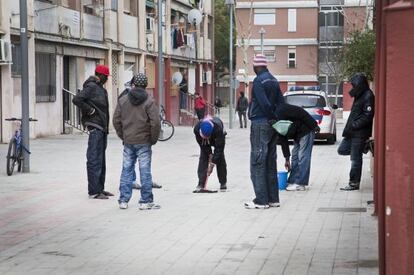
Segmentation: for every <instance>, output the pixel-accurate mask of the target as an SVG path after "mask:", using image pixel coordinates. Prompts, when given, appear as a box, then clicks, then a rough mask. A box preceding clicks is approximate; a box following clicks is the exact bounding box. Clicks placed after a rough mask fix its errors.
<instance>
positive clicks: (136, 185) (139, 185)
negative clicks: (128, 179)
mask: <svg viewBox="0 0 414 275" xmlns="http://www.w3.org/2000/svg"><path fill="white" fill-rule="evenodd" d="M132 189H141V184H139V183H138V182H136V181H134V182H133V183H132Z"/></svg>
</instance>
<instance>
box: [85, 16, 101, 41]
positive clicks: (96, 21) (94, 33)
mask: <svg viewBox="0 0 414 275" xmlns="http://www.w3.org/2000/svg"><path fill="white" fill-rule="evenodd" d="M82 19H83V38H85V39H89V40H96V41H103V18H102V17H100V16H94V15H90V14H83V16H82Z"/></svg>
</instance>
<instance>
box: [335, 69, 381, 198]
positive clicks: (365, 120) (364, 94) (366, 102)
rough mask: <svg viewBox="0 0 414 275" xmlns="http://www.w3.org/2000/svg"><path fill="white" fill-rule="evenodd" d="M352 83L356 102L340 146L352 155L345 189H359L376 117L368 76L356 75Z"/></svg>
mask: <svg viewBox="0 0 414 275" xmlns="http://www.w3.org/2000/svg"><path fill="white" fill-rule="evenodd" d="M351 84H352V89H351V91H350V92H349V94H350V95H351V97H353V98H354V103H353V104H352V108H351V113H350V115H349V118H348V121H347V122H346V125H345V128H344V132H343V134H342V136H343V137H344V139H343V140H342V142H341V144H340V145H339V148H338V154H340V155H344V156H345V155H350V156H351V171H350V173H349V183H348V186H345V187H343V188H341V190H344V191H353V190H359V185H360V182H361V173H362V153H363V151H364V146H365V142H366V141H367V140H368V139H369V137H370V136H371V133H372V122H373V118H374V101H375V100H374V94H373V92H372V91H371V90H370V88H369V85H368V81H367V78H366V76H365V75H363V74H356V75H354V76H353V77H352V78H351Z"/></svg>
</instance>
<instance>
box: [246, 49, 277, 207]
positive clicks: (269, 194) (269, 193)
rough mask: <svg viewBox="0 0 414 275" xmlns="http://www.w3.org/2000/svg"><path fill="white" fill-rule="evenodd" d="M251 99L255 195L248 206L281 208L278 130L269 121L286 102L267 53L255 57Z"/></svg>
mask: <svg viewBox="0 0 414 275" xmlns="http://www.w3.org/2000/svg"><path fill="white" fill-rule="evenodd" d="M253 70H254V72H255V73H256V78H255V79H254V80H253V89H252V98H251V101H250V106H249V112H248V115H249V119H250V120H251V126H250V129H251V131H250V144H251V151H250V178H251V180H252V183H253V189H254V193H255V195H256V197H255V199H254V200H253V201H252V202H248V203H245V207H246V208H247V209H264V208H269V207H278V206H280V204H279V190H278V185H277V184H275V181H276V176H275V175H276V138H277V137H276V132H275V130H274V129H273V128H272V126H271V125H270V123H269V121H270V120H275V119H276V110H277V108H278V107H279V106H280V105H281V104H283V103H284V99H283V96H282V93H281V91H280V87H279V82H278V81H277V80H276V78H275V77H274V76H273V75H272V74H271V73H270V72H269V70H268V69H267V60H266V57H265V56H264V55H261V54H258V55H256V56H255V57H254V59H253Z"/></svg>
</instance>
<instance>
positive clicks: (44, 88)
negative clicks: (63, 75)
mask: <svg viewBox="0 0 414 275" xmlns="http://www.w3.org/2000/svg"><path fill="white" fill-rule="evenodd" d="M35 63H36V102H55V101H56V56H55V55H54V54H49V53H36V60H35Z"/></svg>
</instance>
